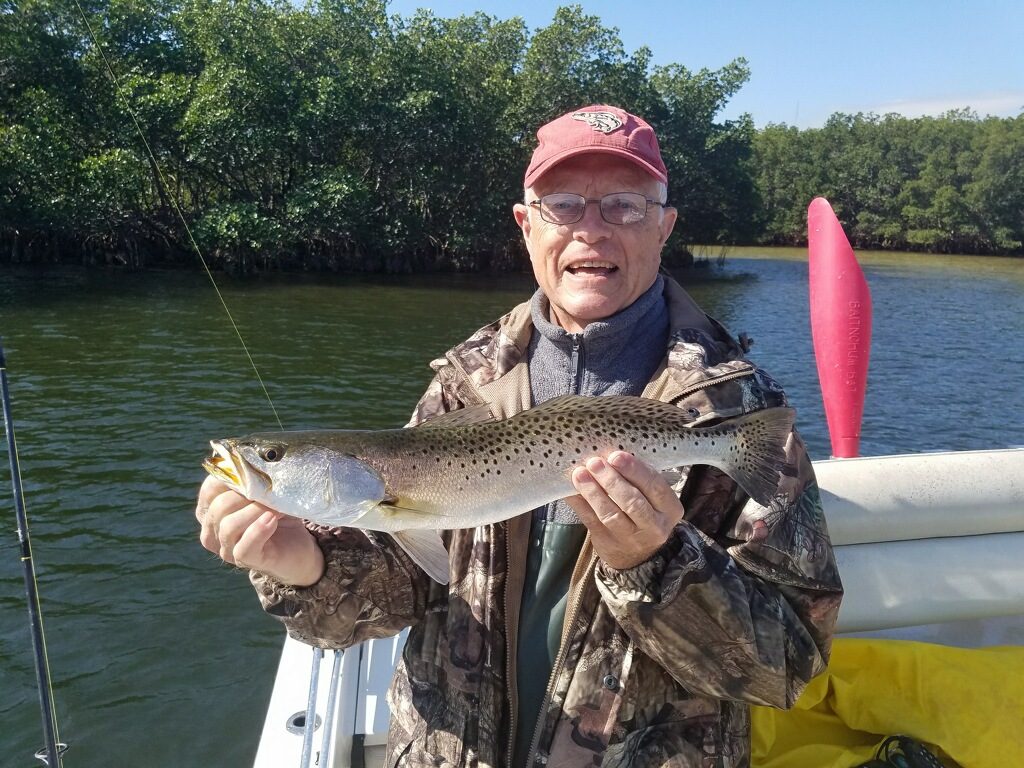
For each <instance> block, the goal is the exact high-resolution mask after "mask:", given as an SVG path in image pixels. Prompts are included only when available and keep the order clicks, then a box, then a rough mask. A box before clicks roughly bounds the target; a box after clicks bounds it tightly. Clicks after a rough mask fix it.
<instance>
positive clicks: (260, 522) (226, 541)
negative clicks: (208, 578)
mask: <svg viewBox="0 0 1024 768" xmlns="http://www.w3.org/2000/svg"><path fill="white" fill-rule="evenodd" d="M196 519H197V520H199V522H200V524H201V525H202V530H201V531H200V533H199V541H200V542H202V545H203V546H204V547H206V549H208V550H210V551H211V552H213V553H214V554H215V555H218V556H219V557H220V558H221V560H223V561H224V562H226V563H231V564H232V565H237V566H239V567H241V568H251V569H253V570H256V571H260V572H261V573H265V574H267V575H268V576H272V577H273V578H275V579H277V580H278V581H280V582H281V583H283V584H288V585H290V586H293V587H308V586H310V585H311V584H315V583H316V582H317V581H319V580H320V577H321V576H323V572H324V555H323V552H322V551H321V550H320V546H319V545H318V544H317V542H316V539H315V538H314V537H313V534H312V533H310V532H309V531H308V530H307V529H306V526H305V525H304V524H303V522H302V521H301V520H299V519H298V518H295V517H289V516H287V515H282V514H281V513H280V512H276V511H274V510H273V509H271V508H270V507H266V506H264V505H262V504H258V503H256V502H254V501H249V499H247V498H245V497H244V496H242V495H241V494H239V493H237V492H235V491H233V490H231V489H230V488H229V487H228V486H226V485H225V484H224V483H222V482H220V481H219V480H217V479H216V478H214V477H213V476H212V475H211V476H209V477H207V478H206V480H204V481H203V485H202V487H201V488H200V489H199V501H198V503H197V504H196Z"/></svg>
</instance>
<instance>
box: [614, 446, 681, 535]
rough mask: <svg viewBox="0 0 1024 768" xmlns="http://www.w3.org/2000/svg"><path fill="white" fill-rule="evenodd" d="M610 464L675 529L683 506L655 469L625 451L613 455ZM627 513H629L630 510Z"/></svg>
mask: <svg viewBox="0 0 1024 768" xmlns="http://www.w3.org/2000/svg"><path fill="white" fill-rule="evenodd" d="M608 463H609V464H611V466H612V467H613V468H614V469H615V470H616V471H617V472H618V473H619V475H620V476H621V477H622V478H623V479H624V480H625V481H626V482H627V483H628V484H629V485H630V486H631V487H633V488H635V489H636V490H638V491H639V492H640V495H641V496H643V498H644V499H645V500H646V501H647V504H648V505H649V508H651V509H653V510H656V511H658V512H661V513H662V514H661V515H659V517H665V518H666V520H665V522H667V523H668V527H669V528H674V527H675V526H676V524H677V523H678V522H679V521H680V520H681V519H682V517H683V505H682V504H681V503H680V501H679V497H678V496H677V495H676V492H675V491H674V490H672V486H671V485H669V484H668V482H667V481H666V480H665V478H664V477H663V476H662V474H661V473H660V472H658V471H657V470H655V469H654V467H652V466H651V465H649V464H647V463H645V462H643V461H640V460H639V459H638V458H636V457H635V456H633V454H631V453H626V452H625V451H616V452H615V453H613V454H611V456H609V457H608ZM626 511H627V512H629V510H628V509H627V510H626ZM635 519H636V518H634V520H635Z"/></svg>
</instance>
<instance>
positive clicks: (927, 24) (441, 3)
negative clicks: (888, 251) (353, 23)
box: [389, 0, 1024, 128]
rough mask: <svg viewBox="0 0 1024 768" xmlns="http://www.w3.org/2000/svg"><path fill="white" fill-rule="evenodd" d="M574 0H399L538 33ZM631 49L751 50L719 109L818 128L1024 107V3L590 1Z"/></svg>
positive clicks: (671, 54)
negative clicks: (891, 116) (515, 20)
mask: <svg viewBox="0 0 1024 768" xmlns="http://www.w3.org/2000/svg"><path fill="white" fill-rule="evenodd" d="M560 4H566V5H567V4H569V3H568V2H566V3H542V2H521V3H516V4H513V3H508V2H501V1H500V0H391V2H390V4H389V9H390V12H391V13H397V14H401V15H403V16H406V15H410V14H412V13H413V12H414V11H415V10H416V9H417V8H429V9H431V10H432V11H433V12H434V13H435V14H436V15H438V16H459V15H462V14H467V13H472V12H474V11H483V12H484V13H487V14H489V15H491V16H496V17H498V18H509V17H512V16H521V17H523V19H524V20H525V21H526V24H527V26H528V27H529V28H530V29H531V30H534V29H536V28H538V27H542V26H546V25H547V24H548V23H550V21H551V18H552V17H553V15H554V10H555V8H557V7H558V5H560ZM579 4H580V5H582V6H583V9H584V11H585V12H586V13H588V14H590V15H593V16H598V17H600V18H601V20H602V22H603V23H604V25H605V26H609V27H618V29H619V34H620V37H621V38H622V42H623V45H624V46H625V49H626V51H627V52H632V51H634V50H636V49H637V48H639V47H640V46H643V45H646V46H647V47H648V48H650V49H651V52H652V59H653V63H654V64H672V63H676V64H682V65H683V66H685V67H686V68H687V69H689V70H691V71H697V70H699V69H702V68H705V67H706V68H708V69H718V68H719V67H721V66H723V65H725V64H727V63H729V62H730V61H732V60H733V59H735V58H737V57H739V56H742V57H744V58H746V59H747V61H748V63H749V65H750V69H751V76H750V80H749V81H748V82H747V83H746V84H745V85H744V86H743V88H742V89H741V90H740V92H739V93H738V94H737V95H736V96H734V97H733V99H732V101H731V102H730V103H729V104H728V105H727V107H726V108H725V110H724V111H723V112H722V113H721V115H720V116H719V117H720V118H721V119H730V118H734V117H737V116H738V115H740V114H742V113H744V112H747V113H750V115H751V116H752V117H753V119H754V123H755V125H757V126H758V127H763V126H764V125H766V124H768V123H787V124H789V125H796V126H799V127H801V128H814V127H820V126H821V125H823V124H824V122H825V120H826V119H827V118H828V117H829V115H831V114H832V113H834V112H849V113H854V112H875V113H877V114H879V115H881V114H885V113H887V112H898V113H900V114H903V115H906V116H908V117H916V116H919V115H925V114H927V115H937V114H941V113H942V112H945V111H947V110H949V109H955V108H961V107H970V108H972V109H974V110H975V111H976V112H977V113H978V114H980V115H982V116H985V115H989V114H991V115H997V116H1001V117H1014V116H1016V115H1018V114H1020V113H1021V112H1022V111H1024V1H1022V0H972V2H966V1H965V0H888V2H885V1H883V0H845V2H844V1H840V0H819V2H809V0H762V1H761V2H755V0H746V1H740V0H733V1H729V0H720V1H719V2H713V0H703V2H701V1H699V0H678V1H677V2H671V1H670V0H617V1H613V0H582V2H580V3H579Z"/></svg>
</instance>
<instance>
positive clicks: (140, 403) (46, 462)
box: [0, 251, 1024, 768]
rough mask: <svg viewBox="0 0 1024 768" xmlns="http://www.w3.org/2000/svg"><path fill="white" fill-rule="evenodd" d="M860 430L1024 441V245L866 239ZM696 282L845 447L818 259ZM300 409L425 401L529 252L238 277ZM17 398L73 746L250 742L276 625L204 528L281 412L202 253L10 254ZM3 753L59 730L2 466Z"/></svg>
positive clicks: (255, 332) (818, 430) (158, 749)
mask: <svg viewBox="0 0 1024 768" xmlns="http://www.w3.org/2000/svg"><path fill="white" fill-rule="evenodd" d="M864 261H865V263H866V267H865V271H866V273H867V275H868V280H869V282H870V283H871V286H872V291H873V294H874V306H875V320H874V346H873V351H872V368H871V374H870V379H869V385H868V399H867V406H866V414H865V425H864V430H863V432H864V439H863V449H864V452H865V453H890V452H902V451H916V450H926V451H931V450H947V449H953V450H964V449H980V448H989V447H996V446H1005V445H1009V444H1013V443H1021V442H1024V440H1022V438H1021V434H1022V427H1024V388H1022V386H1021V384H1022V379H1024V374H1022V363H1024V343H1022V341H1021V338H1022V334H1024V319H1022V318H1024V262H1022V261H1019V260H1018V261H1014V260H1009V259H991V258H979V257H970V258H961V257H941V258H939V257H932V258H922V257H918V256H910V257H907V256H899V257H896V256H892V255H884V256H882V257H876V256H873V255H870V254H868V255H866V257H865V259H864ZM684 279H686V280H688V281H689V288H690V290H691V291H692V293H693V294H694V296H695V297H696V298H697V300H698V302H700V303H701V304H702V305H703V306H704V308H705V309H706V310H707V311H708V312H709V313H711V314H712V315H714V316H716V317H717V318H718V319H719V320H721V321H722V322H723V323H725V325H726V326H727V327H729V328H730V329H731V330H733V332H735V333H739V332H746V333H748V334H749V335H750V336H752V337H753V338H754V339H755V345H754V347H753V349H752V351H751V357H753V358H754V359H755V360H756V361H757V362H758V363H760V364H761V365H763V366H764V367H765V368H767V369H768V370H769V371H771V372H772V373H773V375H775V376H776V378H778V379H779V380H780V381H781V382H782V383H783V384H784V385H785V387H786V388H787V390H788V392H789V394H790V397H791V399H792V401H793V403H794V404H795V405H796V406H797V408H798V410H799V424H800V428H801V430H802V432H803V433H804V435H805V436H806V438H807V440H808V444H809V447H810V450H811V453H812V455H813V456H814V457H816V458H824V457H826V456H827V454H828V440H827V436H826V432H825V426H824V420H823V415H822V407H821V402H820V398H819V395H818V390H817V378H816V374H815V370H814V365H813V360H812V357H811V341H810V334H809V330H808V320H807V299H806V296H807V285H806V264H805V263H803V261H802V260H801V259H799V258H795V257H794V256H793V254H791V253H786V252H771V253H766V252H763V251H758V252H754V253H750V252H738V251H736V252H733V255H731V256H730V257H729V258H728V259H727V261H726V264H725V266H724V267H723V268H721V269H708V270H697V271H695V272H694V273H692V274H691V276H690V277H686V278H684ZM221 285H222V289H223V291H224V295H225V298H226V300H227V302H228V304H229V306H230V307H231V309H232V311H233V313H234V315H235V318H236V320H237V322H238V325H239V327H240V328H241V329H242V332H243V334H244V336H245V338H246V341H247V343H248V345H249V348H250V351H251V353H252V356H253V358H254V359H255V361H256V363H257V365H258V366H259V368H260V371H261V373H262V375H263V377H264V380H265V382H266V385H267V388H268V390H269V391H270V393H271V395H272V397H273V399H274V401H275V403H276V405H277V409H278V411H279V413H280V416H281V419H282V421H283V423H284V425H285V427H286V428H302V427H312V426H320V427H341V426H347V427H386V426H398V425H401V424H402V423H404V422H405V420H406V419H407V418H408V415H409V413H410V410H411V408H412V405H413V404H414V402H415V401H416V399H417V397H418V396H419V394H420V392H421V391H422V389H423V388H424V387H425V386H426V384H427V382H428V381H429V378H430V370H429V368H427V363H428V362H429V360H430V359H431V358H432V357H436V356H438V355H440V354H442V353H443V351H444V350H445V349H446V348H447V347H448V346H450V345H451V344H453V343H455V342H457V341H459V340H461V339H463V338H465V337H466V336H467V335H468V334H469V333H471V332H472V331H473V330H475V329H476V328H478V327H479V326H481V325H484V324H485V323H487V322H489V321H490V320H492V319H493V318H495V317H497V316H498V315H500V314H501V313H502V312H504V311H506V310H508V309H509V308H510V307H511V306H512V305H513V304H514V303H516V302H518V301H520V300H523V299H525V298H526V297H528V296H529V295H530V293H531V292H532V290H533V282H532V279H531V278H530V277H529V276H525V275H522V276H518V275H512V276H509V275H502V276H497V277H479V276H430V277H415V278H414V277H405V278H396V279H372V278H365V277H363V278H355V277H334V278H308V277H294V276H293V277H274V278H264V279H253V280H245V281H238V280H229V279H221ZM0 334H2V335H3V337H4V341H5V343H6V345H7V357H8V366H9V376H10V379H11V390H12V396H13V399H14V408H15V423H16V426H17V430H18V442H19V448H20V451H21V459H22V473H23V476H24V480H25V492H26V498H27V502H28V507H29V514H30V519H31V529H32V535H33V543H34V554H35V559H36V564H37V570H38V572H39V583H40V591H41V595H42V599H43V607H44V611H45V616H46V628H47V634H48V642H49V649H50V661H51V665H52V669H53V675H54V680H55V695H56V701H57V705H58V710H59V716H60V725H61V732H62V736H63V738H64V740H66V741H68V742H70V743H71V744H72V750H71V751H70V752H69V753H68V755H67V758H66V765H67V766H69V768H71V767H72V766H76V765H80V766H93V765H146V766H152V767H153V768H162V767H163V766H166V767H167V768H171V767H172V766H174V767H175V768H178V767H180V766H201V765H219V766H225V767H227V768H233V767H234V766H247V765H249V764H251V761H252V758H253V756H254V754H255V749H256V739H257V737H258V734H259V730H260V728H261V726H262V722H263V714H264V708H265V706H266V702H267V700H268V698H269V695H270V685H271V682H272V677H273V672H274V669H275V665H276V662H277V653H278V648H279V645H280V642H281V632H280V629H279V626H278V624H277V623H276V622H275V621H274V620H273V619H271V618H268V617H266V616H264V615H263V614H262V613H261V611H260V610H259V608H258V603H257V600H256V597H255V595H254V593H253V592H252V590H251V589H250V588H249V586H248V582H247V580H246V579H245V577H244V576H243V574H242V573H241V572H238V571H236V570H235V569H233V568H230V567H228V566H225V565H223V564H220V563H219V561H217V559H216V558H215V557H213V556H212V555H210V554H208V553H206V551H205V550H203V549H202V548H201V547H200V546H199V544H198V541H197V538H196V530H197V526H196V523H195V520H194V518H193V516H192V508H193V506H194V499H195V491H196V488H197V486H198V484H199V483H200V482H201V480H202V475H203V473H202V470H201V469H200V468H199V462H200V460H201V458H202V457H203V455H204V454H205V452H206V441H207V440H209V439H210V438H211V437H219V436H225V435H228V434H236V433H242V432H246V431H252V430H258V429H270V428H273V427H274V426H275V422H274V417H273V414H272V413H271V411H270V407H269V406H268V405H267V402H266V400H265V398H264V396H263V394H262V391H261V389H260V387H259V385H258V383H257V382H256V379H255V376H254V374H253V373H252V370H251V368H250V367H249V364H248V361H247V359H246V357H245V355H244V353H243V352H242V351H241V348H240V346H239V343H238V341H237V339H236V338H235V337H234V333H233V331H232V330H231V327H230V324H229V323H228V321H227V319H226V317H225V315H224V311H223V310H222V309H221V307H220V305H219V302H218V300H217V297H216V295H215V294H214V292H213V290H212V288H211V287H210V285H209V283H208V282H207V281H206V278H205V276H204V275H201V274H193V273H182V272H147V273H143V274H134V275H133V274H119V273H114V272H103V271H84V270H77V269H68V268H61V269H50V270H38V269H34V270H26V269H13V268H10V267H7V268H3V269H0ZM2 477H3V482H2V484H0V492H2V494H3V495H2V496H0V499H2V501H0V515H2V516H3V517H4V519H6V520H8V521H9V523H8V524H7V525H5V526H3V529H4V530H5V531H6V533H5V534H3V535H2V536H0V607H2V609H3V610H2V611H0V690H3V692H4V696H3V697H2V700H0V734H3V744H4V747H5V749H4V757H3V758H2V760H0V762H2V763H3V764H4V765H12V766H13V765H26V766H27V765H30V764H33V759H32V757H31V754H32V752H34V751H35V750H36V749H37V748H38V747H39V746H41V740H42V739H41V735H40V726H39V709H38V705H37V703H36V693H35V688H34V677H33V668H32V660H31V646H30V639H29V634H28V629H27V613H26V610H25V606H24V595H23V590H22V582H21V571H20V564H19V558H18V545H17V537H16V535H15V533H14V523H13V515H14V513H13V509H11V507H10V506H9V501H8V499H9V497H10V494H9V482H8V478H7V475H6V472H4V473H3V474H2Z"/></svg>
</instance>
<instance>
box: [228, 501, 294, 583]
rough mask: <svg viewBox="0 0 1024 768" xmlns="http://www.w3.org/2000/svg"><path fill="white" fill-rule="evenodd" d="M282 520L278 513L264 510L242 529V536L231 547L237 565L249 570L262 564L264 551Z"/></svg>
mask: <svg viewBox="0 0 1024 768" xmlns="http://www.w3.org/2000/svg"><path fill="white" fill-rule="evenodd" d="M255 506H259V505H255ZM280 519H281V516H280V515H279V514H278V513H276V512H271V511H265V510H264V511H262V512H261V513H260V514H258V515H257V516H256V519H255V520H253V521H252V522H251V523H249V524H248V525H246V526H245V527H244V528H242V530H241V534H240V535H239V536H238V538H237V539H235V542H234V544H233V545H232V547H231V556H232V557H233V558H234V563H235V565H238V566H241V567H243V568H247V567H250V564H256V563H260V562H261V561H263V560H264V559H265V558H264V549H265V547H266V546H267V542H269V541H270V539H271V537H273V535H274V534H275V533H277V528H278V523H279V521H280ZM222 557H223V556H222ZM223 559H225V560H227V558H223Z"/></svg>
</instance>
